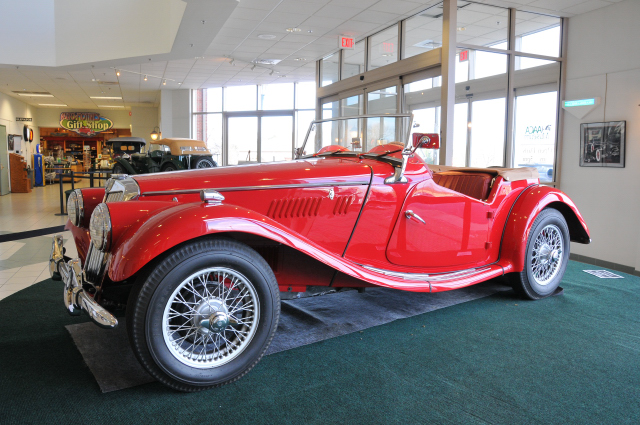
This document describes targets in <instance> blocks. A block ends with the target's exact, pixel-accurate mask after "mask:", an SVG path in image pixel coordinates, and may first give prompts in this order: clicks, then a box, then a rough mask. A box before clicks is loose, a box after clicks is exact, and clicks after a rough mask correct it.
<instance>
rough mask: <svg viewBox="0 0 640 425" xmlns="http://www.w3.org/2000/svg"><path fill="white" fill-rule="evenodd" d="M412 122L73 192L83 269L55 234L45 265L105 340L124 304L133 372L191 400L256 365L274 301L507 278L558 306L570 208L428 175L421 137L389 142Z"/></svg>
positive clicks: (316, 130)
mask: <svg viewBox="0 0 640 425" xmlns="http://www.w3.org/2000/svg"><path fill="white" fill-rule="evenodd" d="M410 119H411V118H410V116H409V115H385V116H371V115H366V116H360V117H355V118H354V117H349V118H335V119H329V120H320V121H315V122H314V123H312V126H311V127H310V129H309V131H308V133H307V138H306V140H305V144H304V145H303V146H302V147H301V148H299V149H297V155H298V158H296V159H294V160H291V161H286V162H279V163H265V164H252V165H243V166H234V167H220V168H212V169H206V170H190V171H180V172H175V173H171V174H170V175H167V174H153V175H143V176H134V177H129V176H127V175H114V176H112V178H111V179H110V180H109V181H108V182H107V184H106V187H105V188H101V189H80V190H76V191H75V192H74V193H72V194H71V196H70V197H69V202H68V205H67V208H68V213H69V223H68V228H69V229H70V230H71V232H72V233H73V236H74V239H75V243H76V247H77V251H78V255H79V258H75V259H70V258H67V257H65V256H64V254H63V253H64V248H63V246H62V244H63V242H62V237H61V236H56V237H54V242H53V250H52V254H51V261H50V269H51V274H52V277H54V278H57V279H61V280H63V281H64V285H65V288H64V303H65V306H66V308H67V309H68V311H69V313H71V314H73V315H76V314H80V312H81V311H85V312H87V313H88V314H89V315H90V317H91V319H92V320H93V321H94V322H95V323H96V324H98V325H100V326H102V327H105V328H114V327H115V326H117V324H118V321H117V319H116V318H115V316H114V315H113V314H112V313H111V312H110V310H111V309H112V307H115V306H117V305H123V304H126V326H127V330H128V333H129V337H130V341H131V345H132V348H133V351H134V352H135V354H136V356H137V357H138V359H139V361H140V363H141V364H142V365H143V366H144V367H145V368H146V369H147V371H148V372H149V373H150V374H151V375H153V376H154V377H155V378H157V379H158V380H159V381H160V382H163V383H164V384H166V385H168V386H170V387H172V388H175V389H178V390H183V391H196V390H201V389H205V388H210V387H213V386H218V385H221V384H225V383H228V382H232V381H234V380H236V379H238V378H240V377H241V376H243V375H244V374H245V373H247V372H248V371H249V370H250V369H251V368H252V367H253V366H255V364H256V363H257V362H258V360H260V358H261V357H262V355H263V354H264V352H265V350H266V349H267V347H268V345H269V343H270V341H271V339H272V337H273V335H274V332H275V330H276V327H277V325H278V318H279V313H280V292H304V291H306V290H307V288H308V287H312V286H324V287H333V288H364V287H367V286H383V287H388V288H395V289H400V290H405V291H416V292H438V291H448V290H452V289H456V288H462V287H465V286H469V285H473V284H476V283H478V282H482V281H486V280H488V279H492V278H496V277H498V276H503V275H504V276H506V277H507V278H508V279H509V280H510V281H511V282H512V283H513V286H514V288H515V289H516V290H517V291H518V292H520V293H521V294H522V295H523V296H524V297H526V298H529V299H539V298H544V297H547V296H549V295H551V294H553V293H554V291H556V289H557V288H558V284H559V283H560V281H561V279H562V276H563V274H564V271H565V268H566V266H567V263H568V260H569V241H574V242H579V243H589V242H590V237H589V231H588V229H587V226H586V224H585V222H584V220H583V218H582V216H581V215H580V213H579V212H578V210H577V208H576V206H575V205H574V203H573V202H572V201H571V200H570V199H569V197H567V195H565V194H564V193H562V192H561V191H559V190H557V189H555V188H553V187H549V186H541V185H540V184H539V181H538V175H537V171H536V169H535V168H518V169H504V168H486V169H485V168H482V169H480V168H455V167H445V166H434V165H427V164H426V163H425V162H424V161H423V160H422V158H421V156H420V155H419V152H420V150H421V149H422V146H423V145H425V144H428V145H429V146H431V147H433V146H434V143H433V140H431V141H429V139H430V138H429V137H426V138H425V137H414V138H413V140H415V143H409V142H407V144H406V146H403V144H398V143H397V142H393V140H396V141H397V140H409V137H408V136H409V131H410V129H411V122H410ZM436 137H437V136H436ZM389 141H391V142H390V143H389ZM414 144H415V145H414ZM436 145H437V144H436ZM372 146H373V147H372ZM365 150H366V151H365ZM307 153H309V154H307Z"/></svg>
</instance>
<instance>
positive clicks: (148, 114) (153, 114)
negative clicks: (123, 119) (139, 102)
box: [131, 106, 159, 143]
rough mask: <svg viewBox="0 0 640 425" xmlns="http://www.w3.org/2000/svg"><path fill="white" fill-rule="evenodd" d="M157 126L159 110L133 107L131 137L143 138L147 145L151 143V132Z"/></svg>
mask: <svg viewBox="0 0 640 425" xmlns="http://www.w3.org/2000/svg"><path fill="white" fill-rule="evenodd" d="M157 126H159V121H158V108H149V107H146V106H132V107H131V135H132V136H133V137H142V138H143V139H145V140H146V141H147V143H150V142H151V132H152V131H153V129H154V128H155V127H157Z"/></svg>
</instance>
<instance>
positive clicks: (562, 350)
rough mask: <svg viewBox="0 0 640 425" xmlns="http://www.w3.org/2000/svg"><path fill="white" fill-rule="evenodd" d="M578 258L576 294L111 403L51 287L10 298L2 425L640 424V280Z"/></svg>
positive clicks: (124, 394) (504, 298)
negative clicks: (609, 274) (603, 271)
mask: <svg viewBox="0 0 640 425" xmlns="http://www.w3.org/2000/svg"><path fill="white" fill-rule="evenodd" d="M593 268H594V267H593V266H589V265H585V264H582V263H578V262H570V263H569V265H568V268H567V273H566V275H565V278H564V280H563V282H562V286H563V287H564V288H565V292H564V295H562V296H557V297H553V298H548V299H545V300H542V301H535V302H531V301H523V300H520V299H518V298H516V297H515V295H514V294H513V293H512V292H510V291H508V292H504V293H500V294H496V295H494V296H491V297H487V298H483V299H480V300H476V301H471V302H468V303H464V304H459V305H456V306H452V307H448V308H445V309H441V310H437V311H434V312H431V313H426V314H423V315H420V316H415V317H412V318H408V319H403V320H397V321H395V322H393V323H390V324H387V325H383V326H378V327H375V328H370V329H367V330H365V331H363V332H358V333H353V334H349V335H345V336H342V337H338V338H334V339H330V340H327V341H323V342H319V343H316V344H312V345H310V346H305V347H301V348H297V349H293V350H289V351H286V352H282V353H278V354H274V355H271V356H268V357H265V358H264V359H263V360H262V361H261V362H260V363H259V364H258V366H256V368H255V369H254V370H253V371H252V372H251V373H249V374H248V375H247V376H246V377H244V378H243V379H241V380H240V381H238V382H237V383H234V384H231V385H228V386H225V387H222V388H219V389H214V390H210V391H206V392H201V393H195V394H181V393H176V392H173V391H171V390H169V389H166V388H165V387H163V386H162V385H160V384H158V383H152V384H147V385H142V386H139V387H135V388H131V389H127V390H122V391H117V392H114V393H108V394H102V393H100V390H99V388H98V386H97V384H96V383H95V381H94V379H93V376H92V375H91V372H90V371H89V370H88V368H87V367H86V366H85V364H84V363H83V361H82V357H81V356H80V354H79V352H78V351H77V349H76V348H75V346H74V344H73V341H72V340H71V337H70V336H69V334H68V333H67V332H66V330H65V328H64V326H65V325H67V324H70V323H78V322H79V321H86V320H87V319H86V317H85V316H82V317H80V318H74V317H70V316H68V315H67V314H66V313H65V312H64V309H63V308H62V301H61V292H62V289H61V284H60V283H59V282H51V281H45V282H41V283H39V284H36V285H34V286H32V287H29V288H27V289H25V290H23V291H20V292H18V293H16V294H14V295H12V296H10V297H8V298H6V299H4V300H2V301H0V341H2V342H1V343H0V422H1V423H3V424H5V423H7V424H11V423H65V424H75V423H82V424H94V423H95V424H98V423H99V424H104V423H109V424H119V423H123V424H125V423H126V424H138V423H139V424H147V423H154V424H161V423H167V424H169V423H171V424H175V423H191V424H192V423H216V422H228V423H233V424H243V423H291V424H300V423H363V424H370V423H451V424H460V423H465V424H466V423H492V424H502V423H504V424H507V423H508V424H514V423H517V424H523V423H545V424H547V423H580V424H584V423H606V424H614V423H615V424H618V423H629V424H632V423H638V422H640V401H639V400H640V308H638V306H639V305H640V293H639V291H640V278H639V277H636V276H631V275H626V274H622V273H618V274H620V275H623V276H624V277H625V278H624V279H598V278H597V277H595V276H591V275H589V274H587V273H584V272H582V270H583V269H593Z"/></svg>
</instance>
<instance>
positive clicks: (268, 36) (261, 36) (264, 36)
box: [258, 34, 276, 40]
mask: <svg viewBox="0 0 640 425" xmlns="http://www.w3.org/2000/svg"><path fill="white" fill-rule="evenodd" d="M258 38H261V39H263V40H273V39H274V38H276V36H275V35H273V34H260V35H259V36H258Z"/></svg>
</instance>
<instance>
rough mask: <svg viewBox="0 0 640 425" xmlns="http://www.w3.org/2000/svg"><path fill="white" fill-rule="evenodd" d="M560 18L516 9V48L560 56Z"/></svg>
mask: <svg viewBox="0 0 640 425" xmlns="http://www.w3.org/2000/svg"><path fill="white" fill-rule="evenodd" d="M560 37H561V33H560V18H556V17H553V16H546V15H539V14H537V13H530V12H521V11H519V10H518V11H516V50H517V51H520V52H524V53H533V54H536V55H544V56H554V57H558V56H560Z"/></svg>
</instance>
